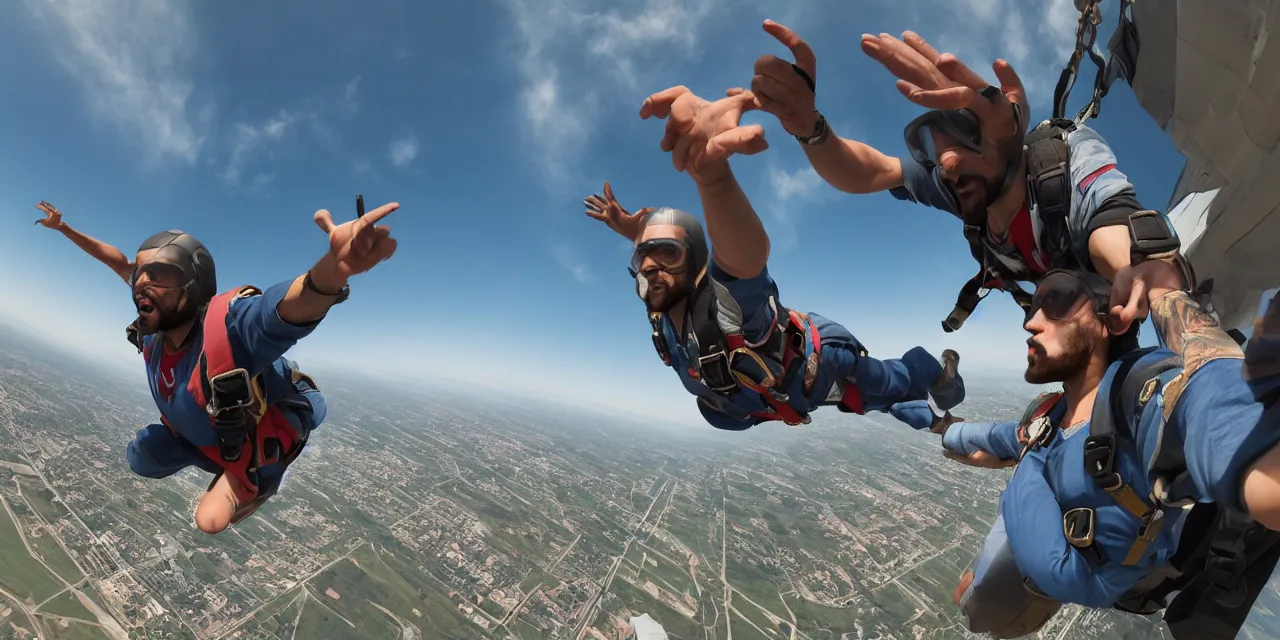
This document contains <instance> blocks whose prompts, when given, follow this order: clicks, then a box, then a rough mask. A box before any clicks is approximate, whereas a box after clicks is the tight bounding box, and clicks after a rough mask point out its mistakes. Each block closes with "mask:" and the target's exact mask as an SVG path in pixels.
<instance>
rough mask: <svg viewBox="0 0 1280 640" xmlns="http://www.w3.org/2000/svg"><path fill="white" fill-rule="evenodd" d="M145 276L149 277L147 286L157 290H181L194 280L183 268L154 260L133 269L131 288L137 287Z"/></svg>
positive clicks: (130, 279)
mask: <svg viewBox="0 0 1280 640" xmlns="http://www.w3.org/2000/svg"><path fill="white" fill-rule="evenodd" d="M144 274H145V275H146V276H147V286H149V287H155V288H157V289H181V288H183V287H185V286H187V285H188V284H191V282H192V281H193V280H194V279H193V278H192V277H191V276H190V275H188V274H187V272H186V271H183V269H182V267H179V266H177V265H174V264H169V263H168V262H158V261H155V260H152V261H150V262H147V263H145V264H140V265H138V266H136V267H134V268H133V273H132V274H131V275H130V276H129V286H131V287H136V286H137V285H138V281H139V280H141V279H142V276H143V275H144Z"/></svg>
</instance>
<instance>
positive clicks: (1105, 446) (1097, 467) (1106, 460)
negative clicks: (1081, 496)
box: [1084, 434, 1122, 489]
mask: <svg viewBox="0 0 1280 640" xmlns="http://www.w3.org/2000/svg"><path fill="white" fill-rule="evenodd" d="M1114 465H1115V437H1114V436H1112V435H1110V434H1107V435H1098V436H1093V435H1091V436H1089V438H1088V439H1086V440H1085V441H1084V468H1085V471H1087V472H1088V473H1089V477H1091V478H1093V480H1094V481H1095V482H1097V483H1099V484H1103V482H1104V481H1110V480H1113V479H1112V478H1111V476H1115V478H1114V481H1113V486H1112V487H1111V488H1112V489H1118V488H1120V485H1121V484H1122V483H1121V481H1120V475H1119V474H1117V473H1115V471H1114ZM1104 488H1105V486H1104Z"/></svg>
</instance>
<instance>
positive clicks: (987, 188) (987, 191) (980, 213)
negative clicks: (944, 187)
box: [955, 174, 1004, 223]
mask: <svg viewBox="0 0 1280 640" xmlns="http://www.w3.org/2000/svg"><path fill="white" fill-rule="evenodd" d="M1003 187H1004V178H1003V176H1002V177H999V178H986V177H983V176H979V175H972V174H966V175H963V176H961V177H960V178H959V179H958V180H957V181H956V185H955V188H956V189H957V196H958V198H959V200H960V213H961V217H962V218H963V219H964V220H966V221H971V223H976V222H978V221H979V220H980V219H982V218H985V216H986V212H987V209H989V208H990V207H991V205H993V204H995V202H996V200H999V199H1000V195H1001V194H1000V190H1001V189H1002V188H1003ZM961 189H964V190H966V191H969V193H967V194H966V195H964V196H960V195H959V190H961Z"/></svg>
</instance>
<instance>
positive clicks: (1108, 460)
mask: <svg viewBox="0 0 1280 640" xmlns="http://www.w3.org/2000/svg"><path fill="white" fill-rule="evenodd" d="M1155 350H1156V347H1146V348H1144V349H1138V350H1136V351H1131V352H1129V353H1128V354H1125V355H1124V356H1122V357H1121V358H1120V364H1119V367H1118V368H1117V369H1116V372H1115V375H1114V376H1112V378H1111V387H1110V388H1109V389H1108V393H1106V394H1105V395H1104V394H1098V396H1097V397H1096V398H1095V399H1094V403H1093V412H1092V414H1091V415H1090V416H1089V438H1088V439H1087V440H1086V441H1085V445H1084V460H1085V470H1086V471H1087V472H1088V473H1089V476H1090V477H1091V478H1093V480H1094V482H1097V483H1099V484H1100V485H1102V486H1110V485H1111V484H1112V482H1113V480H1114V478H1113V477H1112V474H1113V473H1114V470H1115V452H1116V444H1117V441H1118V440H1120V439H1121V438H1123V439H1129V438H1131V437H1132V436H1133V434H1132V433H1131V432H1130V429H1129V427H1131V426H1132V425H1130V424H1129V423H1130V419H1131V418H1133V417H1134V415H1131V413H1133V412H1134V407H1135V406H1136V405H1137V400H1138V395H1139V394H1140V393H1141V392H1142V388H1143V386H1145V385H1146V383H1147V381H1148V380H1151V379H1152V378H1155V377H1156V376H1159V375H1160V374H1162V373H1164V372H1165V371H1168V370H1169V369H1172V368H1174V367H1178V366H1181V364H1182V359H1181V358H1180V357H1178V356H1175V355H1170V356H1168V357H1165V358H1161V359H1160V360H1157V361H1155V362H1151V363H1148V364H1146V365H1143V366H1142V367H1141V368H1140V369H1138V370H1136V371H1134V370H1133V368H1134V366H1135V365H1137V363H1138V361H1139V360H1141V359H1142V358H1143V357H1145V356H1146V355H1147V354H1149V353H1151V352H1152V351H1155ZM1121 428H1123V431H1121Z"/></svg>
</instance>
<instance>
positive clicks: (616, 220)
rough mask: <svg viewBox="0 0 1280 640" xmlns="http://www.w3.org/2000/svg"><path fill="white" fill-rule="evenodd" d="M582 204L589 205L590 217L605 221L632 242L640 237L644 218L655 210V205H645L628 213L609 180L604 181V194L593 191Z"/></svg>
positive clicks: (587, 212) (588, 212)
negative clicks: (615, 195) (616, 196)
mask: <svg viewBox="0 0 1280 640" xmlns="http://www.w3.org/2000/svg"><path fill="white" fill-rule="evenodd" d="M582 204H584V205H586V207H587V211H586V214H587V216H588V217H590V218H594V219H596V220H599V221H600V222H603V223H605V224H606V225H608V226H609V228H610V229H613V230H614V232H615V233H617V234H618V235H620V236H622V237H624V238H626V239H628V240H630V241H632V242H635V239H636V238H638V237H640V231H641V229H643V228H644V219H645V217H646V216H648V215H649V212H650V211H653V207H645V208H643V209H641V210H639V211H637V212H635V213H628V212H627V210H626V209H623V208H622V205H620V204H618V199H617V198H615V197H614V195H613V187H611V186H609V183H608V182H606V183H604V195H603V196H601V195H597V194H594V193H593V194H591V195H589V196H587V197H586V198H585V199H583V201H582Z"/></svg>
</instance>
